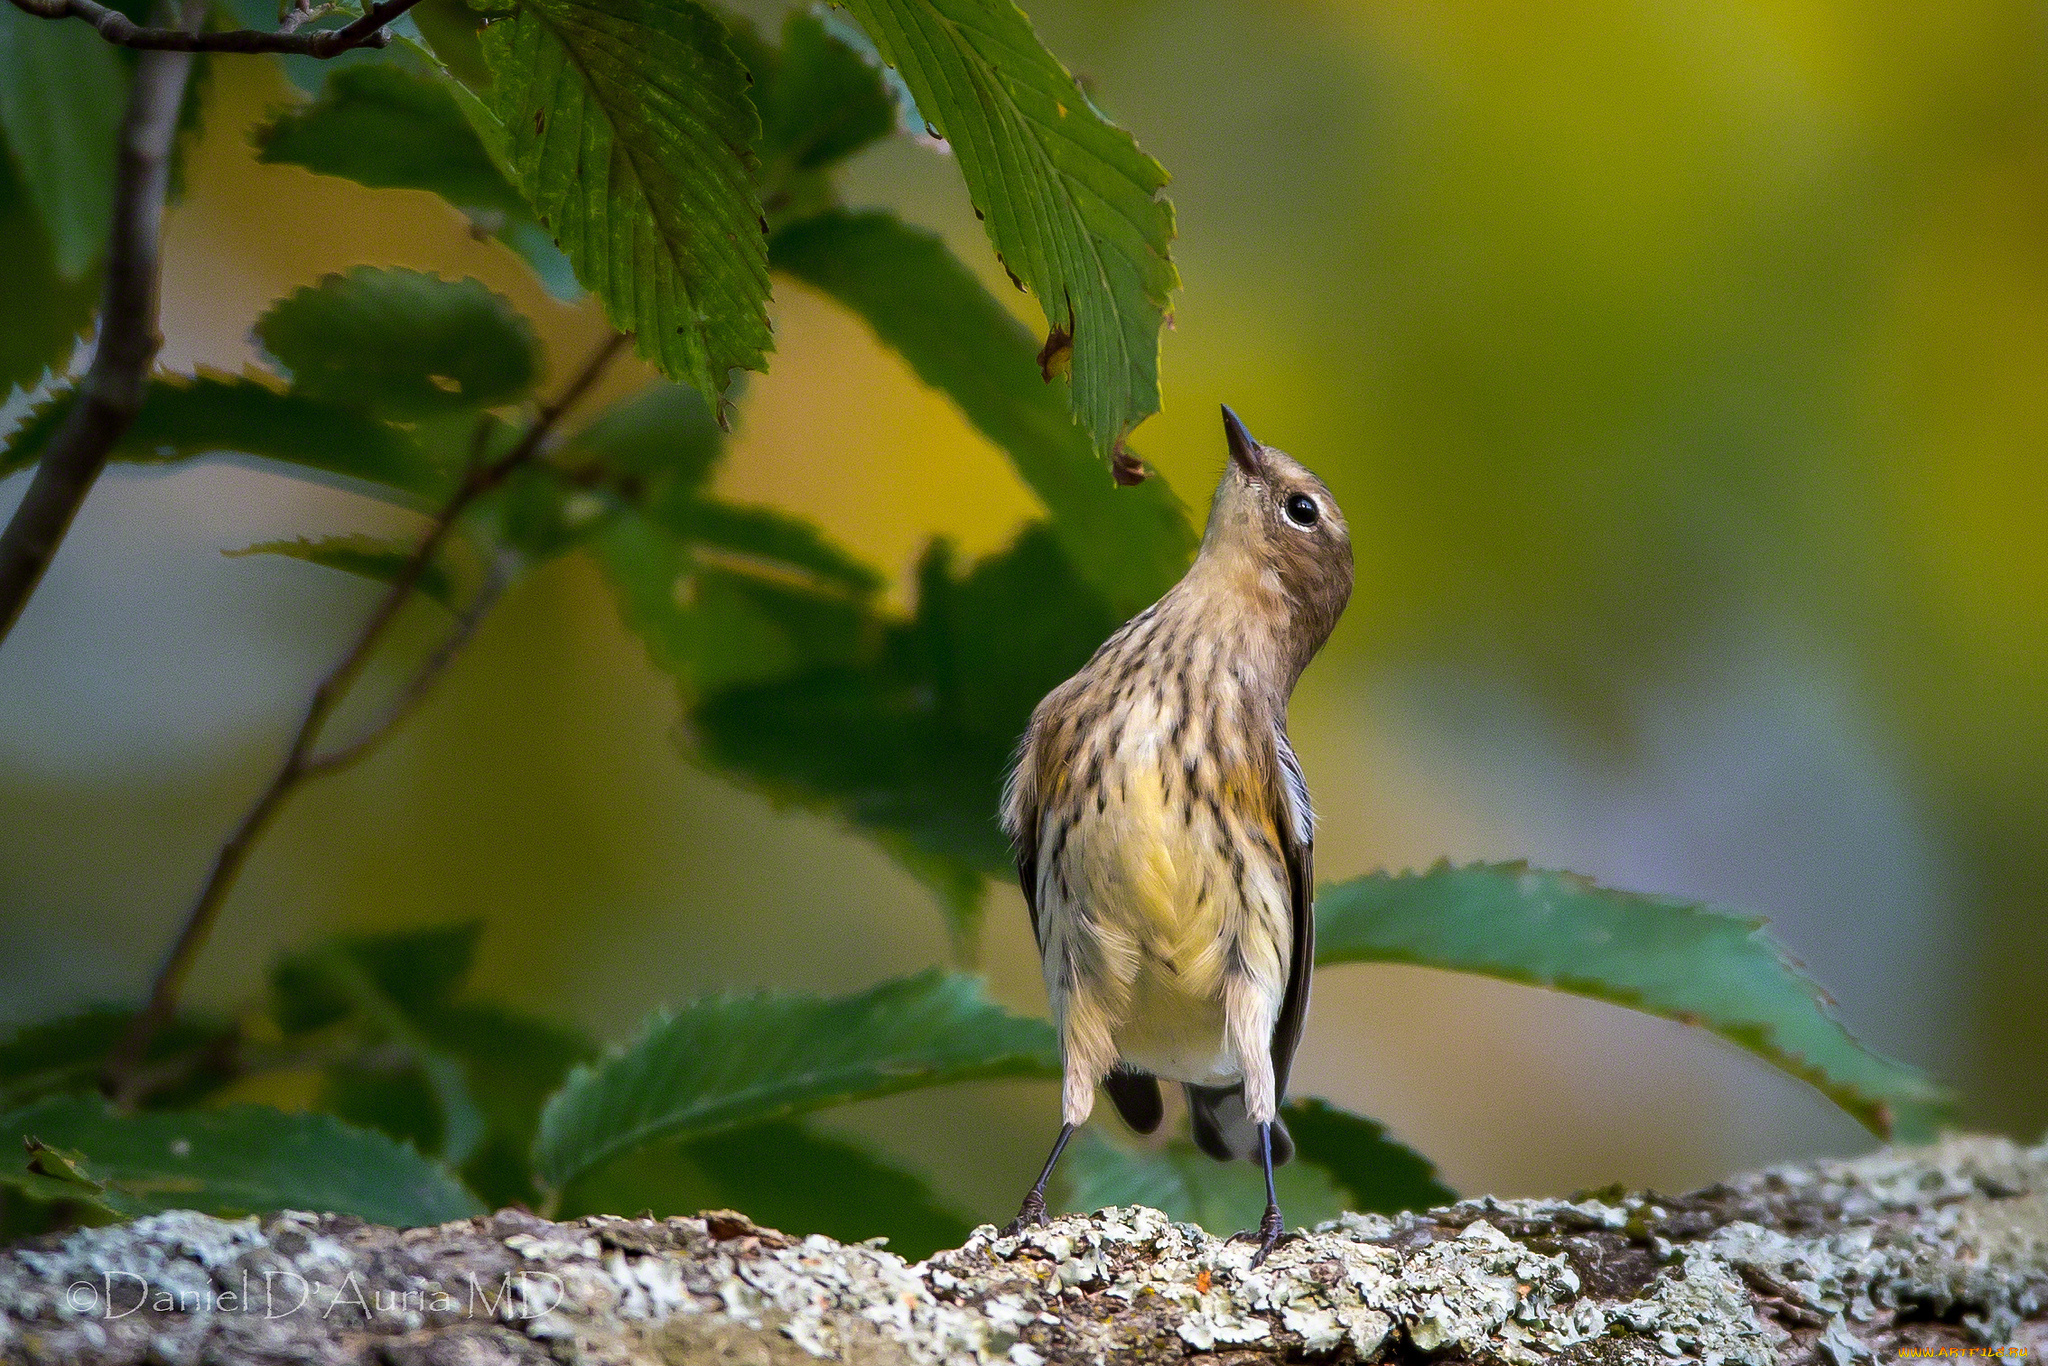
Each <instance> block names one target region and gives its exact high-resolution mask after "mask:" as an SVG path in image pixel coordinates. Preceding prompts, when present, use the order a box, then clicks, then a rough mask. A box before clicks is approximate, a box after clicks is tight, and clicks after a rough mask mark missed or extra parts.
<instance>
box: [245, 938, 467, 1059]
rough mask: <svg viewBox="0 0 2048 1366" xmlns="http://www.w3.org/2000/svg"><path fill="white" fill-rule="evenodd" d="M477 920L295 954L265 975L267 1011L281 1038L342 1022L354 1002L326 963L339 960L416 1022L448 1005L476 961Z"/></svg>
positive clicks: (354, 940) (347, 941)
mask: <svg viewBox="0 0 2048 1366" xmlns="http://www.w3.org/2000/svg"><path fill="white" fill-rule="evenodd" d="M482 935H483V922H482V921H477V920H466V921H462V922H460V923H458V924H453V925H435V926H431V927H429V928H427V929H421V930H406V931H403V932H400V933H398V934H379V935H350V936H347V937H345V938H341V939H337V940H335V941H333V942H332V943H331V944H327V945H322V946H321V947H319V948H316V949H311V950H308V951H307V952H304V953H296V954H293V955H291V956H290V957H288V958H285V959H283V960H282V961H280V962H279V963H278V964H277V965H276V966H275V967H273V968H272V969H271V972H270V990H271V1012H272V1014H273V1016H274V1017H275V1018H276V1020H277V1024H278V1027H279V1028H280V1029H282V1030H283V1031H284V1032H285V1033H287V1034H304V1033H307V1032H309V1031H311V1030H315V1029H319V1028H321V1027H323V1026H325V1025H329V1024H332V1023H334V1022H335V1021H336V1020H339V1019H342V1018H343V1017H344V1016H346V1015H348V1014H349V1013H350V1012H351V1011H352V1010H354V1009H355V1008H356V1005H357V1002H356V1000H355V998H354V997H352V996H351V995H350V993H349V992H348V991H347V990H346V989H345V988H344V986H343V985H342V984H340V983H337V982H336V981H335V979H334V974H333V973H332V972H331V971H329V969H328V967H327V961H328V959H329V958H330V957H331V956H332V955H336V954H338V955H340V956H341V957H343V958H345V959H347V960H348V961H349V962H351V963H353V964H354V965H355V966H356V967H357V968H359V969H360V970H361V971H362V973H363V974H364V976H365V977H366V978H367V979H368V980H369V981H370V982H371V983H372V984H373V985H375V987H376V988H377V990H378V991H379V992H381V993H383V995H385V996H386V997H388V998H389V999H390V1000H391V1003H392V1004H393V1005H394V1006H395V1007H396V1008H397V1009H399V1010H402V1011H404V1012H405V1013H406V1014H408V1015H411V1016H419V1015H422V1014H425V1013H426V1012H428V1011H432V1010H435V1009H437V1008H439V1007H441V1006H444V1005H446V1004H448V1002H449V1001H450V999H451V998H452V997H453V996H454V995H455V993H456V991H458V990H459V989H460V988H461V986H462V982H463V979H464V978H466V977H468V976H469V970H470V967H471V966H472V965H473V964H474V963H475V962H476V948H477V943H478V941H479V940H480V939H481V937H482Z"/></svg>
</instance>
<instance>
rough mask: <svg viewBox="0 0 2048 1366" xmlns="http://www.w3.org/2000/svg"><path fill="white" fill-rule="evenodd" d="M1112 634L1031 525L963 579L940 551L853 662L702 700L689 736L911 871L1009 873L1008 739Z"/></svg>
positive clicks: (1111, 616) (1100, 607)
mask: <svg viewBox="0 0 2048 1366" xmlns="http://www.w3.org/2000/svg"><path fill="white" fill-rule="evenodd" d="M1116 625H1117V616H1116V614H1115V613H1113V612H1112V611H1110V610H1109V608H1108V607H1107V606H1105V605H1104V604H1103V602H1102V600H1101V598H1100V597H1098V596H1097V595H1096V594H1095V593H1094V592H1092V591H1091V590H1090V589H1089V588H1088V586H1087V585H1085V584H1083V583H1081V582H1080V581H1079V580H1078V579H1077V578H1076V577H1075V574H1074V571H1073V569H1072V568H1071V566H1070V565H1069V564H1068V562H1067V560H1066V557H1065V556H1064V555H1063V554H1062V552H1061V551H1060V548H1059V547H1058V545H1057V544H1055V542H1054V541H1053V538H1052V536H1051V535H1050V533H1049V532H1048V531H1047V530H1046V528H1045V527H1044V526H1043V525H1039V526H1034V527H1032V528H1029V529H1027V530H1026V531H1025V532H1024V533H1023V534H1022V535H1020V536H1019V537H1018V539H1017V541H1016V543H1015V544H1014V545H1012V546H1011V547H1010V548H1009V549H1008V550H1006V551H1004V552H1003V553H1002V554H1000V555H995V556H991V557H989V558H988V559H985V560H983V561H981V562H980V563H979V564H977V565H975V566H974V567H973V568H972V569H971V570H970V571H968V572H967V573H966V574H965V575H956V574H955V572H954V570H953V567H952V564H951V560H950V556H949V554H948V553H947V552H946V550H945V548H944V546H943V545H939V546H935V547H934V548H933V550H932V552H931V553H929V554H928V555H927V556H926V558H925V561H924V563H923V564H922V565H921V566H920V569H919V575H918V603H917V615H916V617H915V618H914V619H913V620H911V621H908V622H901V623H896V624H892V625H891V626H890V627H889V629H888V630H887V632H886V633H884V634H882V635H881V637H880V638H879V639H878V640H877V641H876V643H875V645H874V646H873V647H872V648H871V650H870V651H869V652H868V653H867V654H866V656H865V657H864V658H863V659H862V660H860V661H859V662H858V663H856V664H852V665H839V666H831V667H824V668H818V669H813V670H810V671H808V672H806V673H802V674H797V675H794V676H792V677H789V678H784V679H777V680H774V681H770V682H766V683H761V684H756V685H752V686H740V687H734V688H729V689H726V690H723V691H721V692H717V693H714V694H712V695H710V696H707V697H706V698H705V699H704V700H703V701H702V702H701V703H700V704H699V705H698V706H697V707H696V709H695V711H694V712H693V713H692V723H693V727H692V728H693V730H694V732H695V733H696V734H697V736H698V737H699V741H700V744H701V747H702V750H703V753H704V756H705V758H706V759H707V760H708V761H709V762H710V763H711V764H712V765H713V766H715V767H717V768H720V769H723V770H725V771H727V772H729V773H731V774H733V775H735V776H739V777H745V778H748V779H751V780H752V781H754V782H755V783H757V784H759V785H760V786H762V787H763V788H764V789H766V790H767V791H768V792H769V793H770V794H771V795H773V796H775V797H778V798H781V799H785V800H795V801H801V802H804V803H807V804H809V805H812V806H817V807H822V808H824V809H827V810H830V811H833V812H835V813H837V814H839V815H840V816H842V817H843V818H844V819H846V820H848V821H850V822H851V823H852V824H854V825H856V826H859V827H862V828H865V829H868V830H870V831H873V832H875V833H876V834H878V835H879V836H881V837H883V838H884V840H885V843H887V842H889V841H896V840H900V841H902V845H901V846H900V847H904V848H909V849H912V850H915V851H917V852H918V853H919V854H920V855H922V856H923V857H924V859H927V860H939V861H941V862H940V863H938V864H937V865H931V864H922V865H921V862H913V863H911V864H910V867H911V869H912V871H915V872H920V873H925V872H928V871H929V870H930V868H931V867H933V866H937V867H941V868H951V869H965V870H968V871H969V872H972V873H977V874H995V875H998V876H1003V877H1008V876H1009V875H1010V870H1011V860H1010V848H1009V843H1008V841H1007V840H1005V839H1004V838H1003V835H1002V832H1001V831H1000V830H999V829H998V828H997V825H996V807H997V803H998V800H999V797H1000V795H1001V790H1002V779H1003V771H1004V768H1005V766H1006V765H1007V764H1008V762H1009V758H1010V755H1011V753H1012V752H1013V750H1014V749H1015V746H1016V743H1017V737H1018V736H1019V735H1021V734H1023V732H1024V726H1025V724H1026V722H1027V721H1029V719H1030V716H1031V709H1032V708H1033V707H1034V706H1036V705H1037V703H1038V700H1039V699H1040V698H1041V697H1043V696H1044V695H1045V694H1046V693H1047V692H1048V691H1050V690H1051V689H1052V688H1053V687H1054V686H1056V685H1057V684H1058V683H1059V682H1060V681H1061V680H1062V679H1064V678H1066V677H1067V676H1068V675H1069V674H1071V673H1072V672H1073V671H1074V670H1075V669H1077V668H1078V667H1080V665H1081V664H1083V663H1085V662H1086V661H1087V659H1088V656H1089V654H1090V653H1091V652H1093V651H1094V649H1095V647H1096V646H1098V645H1100V644H1101V643H1102V641H1103V640H1104V639H1105V638H1106V637H1107V636H1108V635H1109V633H1110V632H1111V631H1112V630H1114V629H1115V628H1116Z"/></svg>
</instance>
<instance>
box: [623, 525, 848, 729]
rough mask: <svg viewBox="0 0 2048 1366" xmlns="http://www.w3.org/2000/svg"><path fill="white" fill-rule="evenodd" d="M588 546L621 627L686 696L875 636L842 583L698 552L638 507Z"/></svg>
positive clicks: (809, 664) (843, 652)
mask: <svg viewBox="0 0 2048 1366" xmlns="http://www.w3.org/2000/svg"><path fill="white" fill-rule="evenodd" d="M589 546H590V549H591V552H592V553H593V554H594V555H595V556H596V558H597V561H598V563H599V564H600V565H601V566H602V567H603V568H604V571H605V577H606V578H608V579H609V580H610V581H611V583H612V587H613V589H614V591H615V592H616V593H617V595H618V602H619V613H620V615H621V616H622V617H623V618H624V619H625V622H626V624H627V626H629V627H630V628H632V630H633V632H634V633H635V634H636V635H638V636H639V637H640V639H641V641H642V642H643V643H644V644H645V645H646V646H647V652H648V655H649V657H650V658H651V659H652V661H653V663H654V664H655V666H656V667H657V668H660V669H662V670H664V671H665V672H667V673H670V674H672V675H673V676H674V677H675V678H676V679H677V681H678V682H680V683H681V684H682V685H683V686H684V688H685V690H686V691H687V693H688V694H689V695H691V696H695V695H696V694H697V693H699V692H700V691H703V690H710V689H716V688H724V687H730V686H733V685H736V684H740V683H758V682H760V681H762V680H764V679H770V678H782V677H786V676H788V675H790V674H792V673H796V672H799V671H801V670H803V669H806V668H813V667H817V666H819V665H823V664H829V663H845V662H848V661H851V660H853V659H855V658H857V657H858V655H859V654H860V652H861V650H862V649H863V648H864V647H865V646H866V645H867V644H868V643H869V641H870V639H871V637H872V636H873V635H874V630H873V629H872V627H873V617H872V615H871V614H870V613H869V611H868V610H867V608H866V607H865V606H864V605H863V604H862V602H861V600H860V596H859V595H857V594H852V593H849V592H848V591H847V589H846V588H844V587H843V586H837V585H834V586H831V587H829V588H828V589H826V590H825V591H820V587H819V585H818V582H817V576H816V575H815V574H814V573H812V572H811V571H810V570H807V569H801V568H796V567H793V566H790V567H785V566H782V565H780V563H779V562H777V561H775V560H773V559H762V558H760V557H747V556H734V555H719V554H717V553H715V551H714V553H713V554H712V555H708V556H705V555H700V554H699V553H698V551H697V549H696V547H694V546H693V545H692V544H691V543H689V542H688V541H686V540H684V539H683V538H682V537H680V536H679V535H678V534H677V533H676V532H674V531H671V530H669V529H668V528H666V527H663V526H660V525H657V524H656V523H655V522H654V521H653V520H652V519H651V518H650V517H648V516H646V515H645V514H643V513H641V512H639V511H637V510H633V509H630V508H629V509H622V510H620V511H619V512H618V513H616V514H615V515H614V516H612V517H610V518H608V519H607V520H606V521H605V522H604V524H603V525H602V526H600V527H599V528H598V529H597V530H596V531H595V532H594V533H593V534H592V536H591V538H590V540H589Z"/></svg>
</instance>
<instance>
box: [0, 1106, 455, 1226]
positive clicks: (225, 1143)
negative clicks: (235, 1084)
mask: <svg viewBox="0 0 2048 1366" xmlns="http://www.w3.org/2000/svg"><path fill="white" fill-rule="evenodd" d="M26 1138H34V1139H36V1140H39V1141H40V1142H41V1143H43V1144H45V1145H47V1146H49V1147H51V1148H55V1149H58V1150H61V1151H62V1152H65V1153H75V1154H77V1155H78V1156H77V1165H78V1168H79V1171H80V1174H81V1176H82V1177H83V1178H84V1179H86V1180H89V1181H92V1182H96V1183H98V1184H99V1185H100V1186H101V1187H102V1188H103V1189H102V1192H101V1194H100V1196H99V1199H100V1200H101V1201H102V1202H103V1203H104V1204H105V1205H106V1206H107V1207H108V1208H109V1209H112V1210H114V1211H115V1212H117V1213H119V1214H121V1215H123V1216H129V1217H132V1216H135V1215H140V1214H150V1213H155V1212H157V1211H160V1210H166V1209H196V1210H200V1211H202V1212H204V1213H208V1214H219V1215H239V1214H251V1213H260V1212H263V1211H268V1210H277V1209H302V1210H315V1211H322V1212H329V1213H335V1214H353V1215H357V1216H359V1217H361V1218H364V1219H368V1220H370V1221H372V1222H374V1223H380V1224H396V1225H400V1226H405V1227H411V1226H416V1225H421V1224H438V1223H443V1222H446V1221H448V1220H451V1219H464V1218H468V1217H470V1216H472V1215H476V1214H481V1213H483V1212H484V1211H483V1206H482V1205H481V1204H480V1203H479V1202H478V1201H477V1199H476V1197H475V1196H473V1195H471V1194H470V1193H469V1192H468V1191H467V1190H464V1189H463V1187H462V1185H461V1184H460V1183H459V1182H457V1181H456V1180H455V1178H454V1177H453V1176H451V1175H449V1173H448V1172H447V1170H446V1169H444V1168H442V1167H441V1166H439V1165H438V1164H436V1163H434V1162H430V1161H428V1160H427V1159H426V1158H424V1157H421V1156H420V1155H419V1154H418V1153H416V1152H413V1151H412V1150H411V1149H409V1148H404V1147H400V1146H399V1145H398V1144H396V1143H393V1142H392V1141H391V1140H390V1139H388V1138H386V1137H384V1136H383V1135H382V1134H377V1133H372V1132H370V1131H368V1130H365V1129H358V1128H354V1127H352V1126H350V1125H347V1124H344V1123H342V1122H341V1121H340V1120H338V1119H335V1118H334V1117H333V1116H332V1115H320V1114H285V1113H283V1112H282V1111H278V1110H272V1109H267V1108H265V1107H263V1106H256V1105H237V1106H231V1107H228V1108H226V1109H219V1110H186V1111H176V1112H151V1113H146V1114H139V1115H132V1116H123V1115H120V1114H118V1113H116V1112H114V1111H113V1110H112V1109H110V1108H109V1107H108V1106H107V1105H106V1103H105V1102H103V1101H101V1100H100V1099H99V1098H97V1097H93V1096H51V1097H49V1098H47V1099H45V1100H41V1101H38V1102H36V1103H35V1104H33V1105H29V1106H26V1107H24V1108H22V1109H18V1110H14V1111H11V1112H9V1113H8V1114H7V1115H5V1116H0V1152H10V1151H11V1152H13V1153H15V1154H16V1156H14V1157H13V1158H10V1159H6V1160H0V1183H6V1184H10V1185H14V1184H22V1177H23V1175H24V1174H26V1173H27V1172H28V1161H27V1160H26V1159H25V1158H24V1157H23V1156H22V1155H21V1154H22V1152H23V1149H22V1144H23V1140H24V1139H26Z"/></svg>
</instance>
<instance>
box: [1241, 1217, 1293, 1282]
mask: <svg viewBox="0 0 2048 1366" xmlns="http://www.w3.org/2000/svg"><path fill="white" fill-rule="evenodd" d="M1296 1236H1299V1235H1295V1234H1289V1233H1288V1232H1287V1226H1286V1224H1284V1223H1283V1222H1282V1221H1281V1219H1280V1207H1279V1206H1278V1205H1268V1206H1266V1213H1265V1215H1264V1216H1263V1217H1262V1218H1260V1220H1259V1226H1258V1227H1257V1228H1255V1229H1246V1230H1245V1231H1244V1232H1242V1233H1238V1234H1233V1235H1232V1236H1231V1239H1230V1241H1231V1242H1233V1243H1251V1242H1256V1243H1257V1244H1258V1245H1259V1250H1258V1251H1257V1252H1255V1253H1253V1254H1252V1266H1253V1267H1255V1268H1256V1267H1260V1266H1264V1265H1265V1264H1266V1258H1267V1257H1268V1256H1269V1255H1271V1253H1272V1251H1273V1249H1274V1248H1276V1247H1278V1246H1279V1245H1280V1241H1281V1239H1282V1238H1283V1237H1296Z"/></svg>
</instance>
